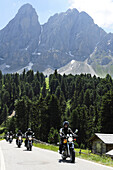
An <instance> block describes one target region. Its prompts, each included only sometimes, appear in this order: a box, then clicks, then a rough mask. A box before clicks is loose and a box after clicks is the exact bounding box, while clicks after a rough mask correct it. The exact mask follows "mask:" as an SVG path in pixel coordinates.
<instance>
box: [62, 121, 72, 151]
mask: <svg viewBox="0 0 113 170" xmlns="http://www.w3.org/2000/svg"><path fill="white" fill-rule="evenodd" d="M67 134H72V135H73V136H74V133H73V131H72V130H71V128H69V122H68V121H64V122H63V128H61V129H60V145H59V153H60V154H61V153H62V147H63V138H64V137H65V136H67Z"/></svg>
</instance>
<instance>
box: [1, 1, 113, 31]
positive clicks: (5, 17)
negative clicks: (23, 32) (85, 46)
mask: <svg viewBox="0 0 113 170" xmlns="http://www.w3.org/2000/svg"><path fill="white" fill-rule="evenodd" d="M26 3H30V4H31V5H32V6H33V8H35V10H36V12H37V14H38V16H39V22H40V23H41V24H44V23H46V22H47V20H48V19H49V17H50V16H52V15H54V14H55V13H60V12H65V11H67V10H68V9H69V8H76V9H77V10H78V11H79V12H81V11H85V12H87V13H88V14H89V15H90V16H91V17H92V18H93V20H94V22H95V24H97V25H98V26H100V27H102V28H103V29H104V30H105V31H106V32H112V33H113V0H0V30H1V29H2V28H4V27H5V26H6V25H7V24H8V22H9V21H10V20H12V19H13V18H14V17H15V15H16V14H17V12H18V10H19V8H20V7H21V6H22V5H24V4H26Z"/></svg>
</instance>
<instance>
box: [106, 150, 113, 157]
mask: <svg viewBox="0 0 113 170" xmlns="http://www.w3.org/2000/svg"><path fill="white" fill-rule="evenodd" d="M106 155H109V156H111V157H113V149H112V150H110V151H109V152H107V153H106Z"/></svg>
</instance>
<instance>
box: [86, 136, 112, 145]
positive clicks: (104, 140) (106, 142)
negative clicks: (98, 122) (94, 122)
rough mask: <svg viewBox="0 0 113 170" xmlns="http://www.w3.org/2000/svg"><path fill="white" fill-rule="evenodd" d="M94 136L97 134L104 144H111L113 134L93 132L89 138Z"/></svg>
mask: <svg viewBox="0 0 113 170" xmlns="http://www.w3.org/2000/svg"><path fill="white" fill-rule="evenodd" d="M95 136H97V137H98V138H99V139H100V140H102V141H103V142H104V143H105V144H113V134H103V133H95V135H94V136H93V137H91V138H90V139H89V140H93V139H94V138H95Z"/></svg>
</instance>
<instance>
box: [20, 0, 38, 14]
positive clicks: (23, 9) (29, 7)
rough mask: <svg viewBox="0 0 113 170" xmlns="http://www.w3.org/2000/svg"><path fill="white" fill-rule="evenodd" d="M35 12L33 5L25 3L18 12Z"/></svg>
mask: <svg viewBox="0 0 113 170" xmlns="http://www.w3.org/2000/svg"><path fill="white" fill-rule="evenodd" d="M33 12H35V9H34V8H33V7H32V5H30V4H28V3H27V4H25V5H23V6H22V7H21V8H20V9H19V10H18V14H26V13H28V14H30V13H33Z"/></svg>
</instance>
